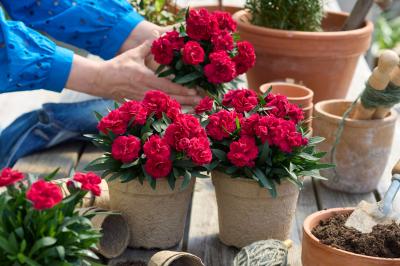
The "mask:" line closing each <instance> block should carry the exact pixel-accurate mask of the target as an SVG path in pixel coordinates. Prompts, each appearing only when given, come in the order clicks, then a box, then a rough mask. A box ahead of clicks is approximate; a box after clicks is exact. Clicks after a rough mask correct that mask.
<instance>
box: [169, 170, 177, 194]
mask: <svg viewBox="0 0 400 266" xmlns="http://www.w3.org/2000/svg"><path fill="white" fill-rule="evenodd" d="M174 174H175V173H172V174H170V175H169V176H168V184H169V187H170V188H171V190H174V189H175V182H176V179H175V176H174Z"/></svg>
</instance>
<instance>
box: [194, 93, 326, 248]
mask: <svg viewBox="0 0 400 266" xmlns="http://www.w3.org/2000/svg"><path fill="white" fill-rule="evenodd" d="M196 113H198V114H199V115H200V116H201V121H202V122H204V123H206V124H207V126H206V132H207V135H208V136H209V138H210V140H211V147H212V152H213V162H212V163H211V165H210V166H209V170H212V180H213V183H214V186H215V189H216V195H217V203H218V216H219V230H220V234H219V238H220V240H221V241H222V242H223V243H225V244H227V245H232V246H236V247H243V246H245V245H248V244H250V243H252V242H255V241H257V240H262V239H269V238H274V239H280V240H285V239H287V237H288V236H289V230H290V227H291V224H292V218H293V215H294V212H295V208H296V202H297V197H298V187H301V186H302V177H303V176H313V177H316V178H321V176H320V175H319V169H321V168H325V167H329V166H330V165H327V164H320V163H319V160H320V158H321V157H323V156H324V154H325V153H323V152H319V153H318V152H316V151H315V147H314V146H315V144H317V143H318V142H321V141H322V140H323V139H322V138H319V137H314V138H307V137H306V134H305V132H303V131H302V130H301V126H300V125H301V120H302V119H303V113H302V111H301V109H300V108H299V107H298V106H297V105H294V104H290V103H289V102H288V101H287V99H286V97H285V96H281V95H274V94H272V93H269V91H267V92H266V93H265V94H263V95H262V96H257V94H256V93H255V92H254V91H252V90H248V89H239V90H232V91H230V92H228V93H227V94H226V95H225V96H224V98H223V100H222V101H219V100H212V99H211V98H205V99H204V100H203V101H202V102H201V103H200V104H199V106H197V107H196Z"/></svg>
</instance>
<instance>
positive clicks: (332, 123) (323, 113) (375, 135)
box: [313, 100, 398, 193]
mask: <svg viewBox="0 0 400 266" xmlns="http://www.w3.org/2000/svg"><path fill="white" fill-rule="evenodd" d="M350 104H351V102H350V101H345V100H329V101H322V102H319V103H317V104H316V105H315V110H314V113H315V115H314V116H315V118H314V120H313V129H314V134H315V135H316V136H322V137H325V138H326V140H325V141H324V142H322V143H321V144H320V145H319V146H318V148H319V149H320V150H321V151H330V150H331V149H332V146H333V144H334V143H335V140H336V131H337V129H338V127H339V123H341V121H342V115H343V113H344V112H345V111H346V110H347V108H348V107H349V106H350ZM397 117H398V115H397V112H396V111H395V110H394V109H393V110H392V111H391V113H390V115H389V116H387V117H386V118H384V119H376V120H355V119H350V118H347V119H346V121H345V125H344V128H343V133H342V136H341V138H340V141H339V144H338V145H337V146H336V154H335V158H334V159H335V160H334V162H335V164H336V169H327V170H322V171H321V173H322V174H323V176H325V177H327V178H329V181H324V182H322V184H324V185H325V186H327V187H329V188H331V189H335V190H339V191H344V192H349V193H365V192H371V191H373V190H374V189H375V188H376V187H377V185H378V183H379V180H380V178H381V176H382V174H383V172H384V170H385V166H386V163H387V161H388V158H389V155H390V151H391V148H392V143H393V136H394V131H395V126H396V119H397ZM322 161H324V162H331V152H328V154H327V155H326V156H325V157H324V158H323V159H322Z"/></svg>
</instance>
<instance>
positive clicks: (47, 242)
mask: <svg viewBox="0 0 400 266" xmlns="http://www.w3.org/2000/svg"><path fill="white" fill-rule="evenodd" d="M56 242H57V239H55V238H54V237H48V236H46V237H42V238H41V239H39V240H37V241H36V242H35V244H33V246H32V249H31V251H30V252H29V257H32V255H33V254H35V252H36V251H38V250H39V249H41V248H44V247H49V246H52V245H54V244H55V243H56Z"/></svg>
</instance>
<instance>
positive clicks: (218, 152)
mask: <svg viewBox="0 0 400 266" xmlns="http://www.w3.org/2000/svg"><path fill="white" fill-rule="evenodd" d="M211 151H212V153H213V154H214V155H215V157H217V158H218V159H219V160H220V161H222V162H224V161H226V160H227V158H226V152H224V151H222V150H219V149H211Z"/></svg>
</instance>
